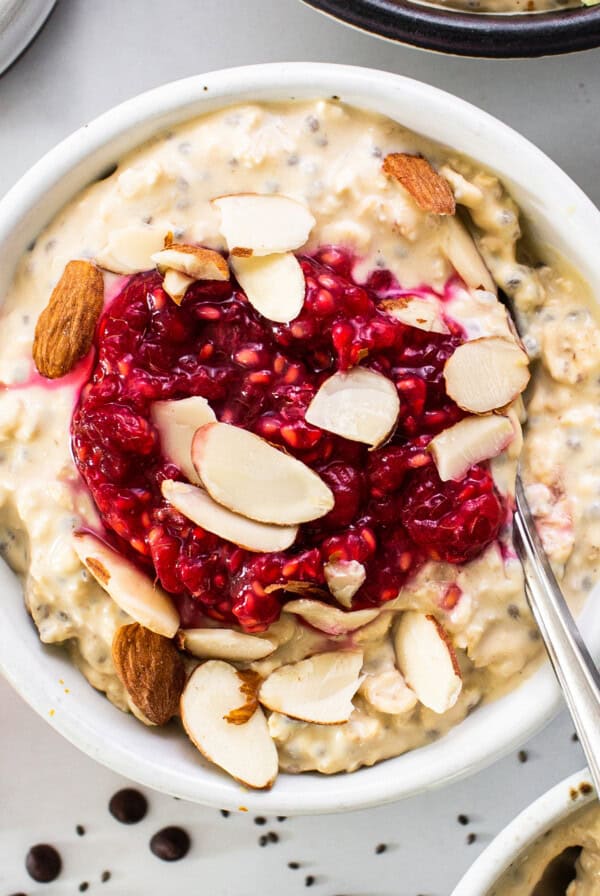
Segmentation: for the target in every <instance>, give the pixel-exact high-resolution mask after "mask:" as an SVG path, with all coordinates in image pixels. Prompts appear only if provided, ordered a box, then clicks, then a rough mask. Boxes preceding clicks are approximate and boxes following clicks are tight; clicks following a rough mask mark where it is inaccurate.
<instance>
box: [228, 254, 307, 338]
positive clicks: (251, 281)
mask: <svg viewBox="0 0 600 896" xmlns="http://www.w3.org/2000/svg"><path fill="white" fill-rule="evenodd" d="M231 267H232V269H233V273H234V274H235V276H236V278H237V281H238V283H239V284H240V286H241V287H242V289H243V290H244V292H245V293H246V296H247V297H248V301H249V302H250V304H251V305H252V307H253V308H255V309H256V311H258V313H259V314H262V316H263V317H266V318H267V320H272V321H275V322H277V323H284V324H287V323H289V322H290V321H291V320H294V318H295V317H298V315H299V314H300V312H301V311H302V306H303V305H304V294H305V292H306V284H305V282H304V274H303V273H302V268H301V267H300V262H299V261H298V259H297V258H296V256H295V255H293V254H292V253H291V252H286V253H285V254H283V255H257V256H253V255H252V256H250V257H247V258H244V257H242V256H235V255H232V256H231Z"/></svg>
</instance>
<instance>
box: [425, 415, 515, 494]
mask: <svg viewBox="0 0 600 896" xmlns="http://www.w3.org/2000/svg"><path fill="white" fill-rule="evenodd" d="M514 435H515V431H514V428H513V425H512V423H511V422H510V420H509V419H508V417H502V416H500V415H499V414H488V415H486V416H484V417H465V419H464V420H460V421H459V422H458V423H455V424H454V426H450V427H448V429H444V430H443V431H442V432H440V433H439V434H438V435H437V436H435V438H433V439H432V440H431V442H430V443H429V450H430V451H431V453H432V455H433V459H434V461H435V465H436V467H437V471H438V473H439V474H440V479H442V480H443V481H444V482H445V481H446V480H448V479H462V477H463V476H464V475H465V473H466V472H467V470H469V469H470V468H471V467H472V466H473V464H478V463H480V462H481V461H482V460H489V459H491V458H492V457H496V456H497V455H498V454H500V452H501V451H504V449H505V448H506V447H507V446H508V445H509V444H510V442H511V441H512V440H513V438H514Z"/></svg>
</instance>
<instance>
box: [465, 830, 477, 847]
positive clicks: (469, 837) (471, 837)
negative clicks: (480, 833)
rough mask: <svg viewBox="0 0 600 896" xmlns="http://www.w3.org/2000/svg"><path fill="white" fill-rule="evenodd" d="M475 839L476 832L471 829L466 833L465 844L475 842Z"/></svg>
mask: <svg viewBox="0 0 600 896" xmlns="http://www.w3.org/2000/svg"><path fill="white" fill-rule="evenodd" d="M476 840H477V834H474V833H473V832H472V831H471V833H470V834H468V835H467V844H468V845H469V846H470V845H471V844H472V843H475V841H476Z"/></svg>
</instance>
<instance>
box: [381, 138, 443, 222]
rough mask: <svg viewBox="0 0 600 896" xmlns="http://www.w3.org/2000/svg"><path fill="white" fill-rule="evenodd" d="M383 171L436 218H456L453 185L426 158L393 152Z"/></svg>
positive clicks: (384, 161)
mask: <svg viewBox="0 0 600 896" xmlns="http://www.w3.org/2000/svg"><path fill="white" fill-rule="evenodd" d="M383 171H384V174H387V175H388V176H389V177H393V178H394V179H395V180H397V181H398V182H399V183H400V184H401V185H402V186H403V187H404V189H405V190H406V191H407V192H408V193H410V195H411V196H412V198H413V199H414V201H415V202H416V204H417V205H418V206H419V208H421V209H423V211H425V212H433V214H435V215H454V214H455V212H456V202H455V200H454V194H453V192H452V190H451V188H450V184H449V183H448V181H447V180H446V178H445V177H442V175H441V174H438V172H437V171H436V170H435V168H433V167H432V166H431V164H430V163H429V162H428V161H427V159H424V158H423V156H413V155H409V154H408V153H405V152H392V153H390V154H389V155H387V156H386V157H385V159H384V160H383Z"/></svg>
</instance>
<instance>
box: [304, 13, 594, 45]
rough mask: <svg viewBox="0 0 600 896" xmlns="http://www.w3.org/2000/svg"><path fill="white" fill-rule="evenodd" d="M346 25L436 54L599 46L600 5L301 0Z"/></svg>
mask: <svg viewBox="0 0 600 896" xmlns="http://www.w3.org/2000/svg"><path fill="white" fill-rule="evenodd" d="M304 2H305V3H307V4H308V5H309V6H312V7H314V8H315V9H318V10H320V11H321V12H324V13H327V14H328V15H330V16H333V17H334V18H336V19H339V20H340V21H342V22H346V23H347V24H348V25H353V26H354V27H355V28H360V29H361V30H362V31H368V32H370V33H372V34H378V35H379V36H380V37H385V38H387V39H388V40H394V41H398V42H399V43H403V44H412V45H413V46H415V47H422V48H423V49H425V50H435V51H437V52H438V53H452V54H454V55H456V56H478V57H486V58H490V59H510V58H515V57H533V56H553V55H556V54H558V53H573V52H574V51H575V50H589V49H591V48H592V47H598V46H600V5H599V6H595V7H584V6H582V7H578V8H576V9H567V10H562V11H561V10H558V11H556V10H554V11H552V12H538V13H523V12H519V13H502V14H495V13H476V12H462V11H461V12H459V11H455V10H451V9H450V10H445V9H440V8H439V7H436V6H426V5H424V4H421V3H412V2H411V0H304Z"/></svg>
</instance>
